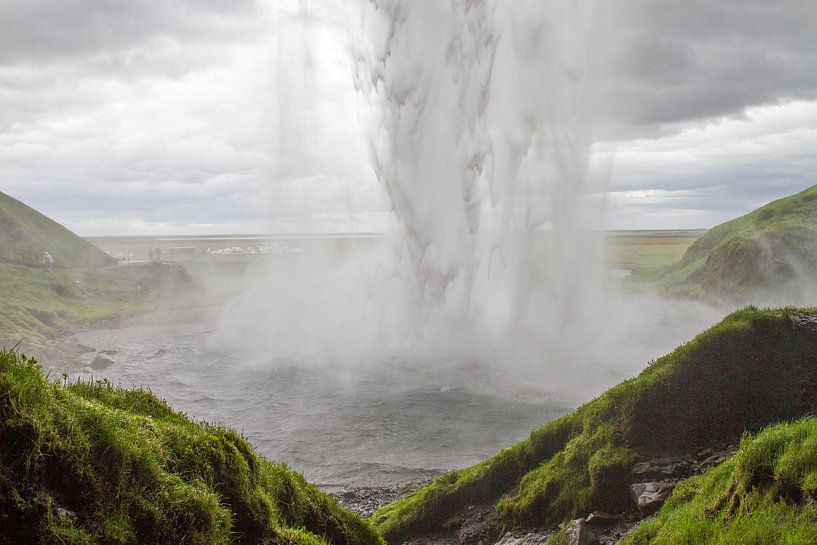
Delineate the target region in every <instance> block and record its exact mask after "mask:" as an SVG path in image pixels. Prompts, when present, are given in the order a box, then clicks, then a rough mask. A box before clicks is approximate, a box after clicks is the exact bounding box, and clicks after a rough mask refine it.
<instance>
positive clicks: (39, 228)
mask: <svg viewBox="0 0 817 545" xmlns="http://www.w3.org/2000/svg"><path fill="white" fill-rule="evenodd" d="M7 248H13V249H18V250H24V251H30V252H33V253H34V254H35V255H36V256H42V255H43V252H44V251H47V252H48V253H49V254H51V256H52V257H53V258H54V265H55V266H56V267H69V268H75V267H98V266H102V265H112V264H114V263H116V260H115V259H114V258H112V257H111V256H109V255H108V254H106V253H105V252H103V251H102V250H100V249H99V248H97V247H96V246H94V245H93V244H91V243H89V242H87V241H86V240H85V239H83V238H81V237H79V236H77V235H75V234H74V233H72V232H71V231H69V230H68V229H66V228H65V227H63V226H62V225H60V224H59V223H57V222H55V221H54V220H52V219H50V218H48V217H46V216H44V215H43V214H40V213H39V212H37V211H36V210H34V209H33V208H31V207H30V206H28V205H26V204H23V203H22V202H20V201H18V200H17V199H15V198H13V197H10V196H9V195H6V194H5V193H2V192H0V249H3V250H5V249H7ZM0 257H3V258H6V257H7V256H5V255H0Z"/></svg>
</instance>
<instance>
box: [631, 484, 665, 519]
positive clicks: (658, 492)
mask: <svg viewBox="0 0 817 545" xmlns="http://www.w3.org/2000/svg"><path fill="white" fill-rule="evenodd" d="M673 488H675V484H674V483H666V482H648V483H636V484H633V485H631V486H630V493H631V495H632V497H633V499H634V500H635V503H636V505H638V510H639V511H640V512H641V514H642V515H643V516H648V515H652V514H653V513H655V512H657V511H658V510H659V509H661V506H662V505H664V502H665V501H667V498H669V495H670V494H671V493H672V489H673Z"/></svg>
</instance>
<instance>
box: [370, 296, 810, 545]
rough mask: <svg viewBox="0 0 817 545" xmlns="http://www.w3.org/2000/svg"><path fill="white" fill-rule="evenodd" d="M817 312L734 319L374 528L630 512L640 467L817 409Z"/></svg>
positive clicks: (395, 533) (401, 533)
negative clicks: (465, 517)
mask: <svg viewBox="0 0 817 545" xmlns="http://www.w3.org/2000/svg"><path fill="white" fill-rule="evenodd" d="M814 320H815V311H802V310H793V309H784V310H763V311H761V310H757V309H755V308H751V307H750V308H747V309H745V310H743V311H740V312H736V313H734V314H732V315H730V316H728V317H727V318H726V319H724V320H723V321H722V322H721V323H720V324H718V325H716V326H714V327H713V328H711V329H709V330H708V331H706V332H704V333H702V334H700V335H699V336H697V337H696V338H695V339H694V340H692V341H691V342H689V343H687V344H686V345H684V346H682V347H680V348H678V349H677V350H675V351H674V352H672V353H671V354H669V355H667V356H664V357H662V358H660V359H658V360H657V361H655V362H654V363H652V364H651V365H650V366H649V367H648V368H647V369H646V370H645V371H643V372H642V373H641V374H640V375H639V376H638V377H636V378H634V379H631V380H628V381H626V382H624V383H622V384H620V385H618V386H616V387H615V388H612V389H611V390H609V391H607V392H606V393H605V394H603V395H602V396H600V397H599V398H597V399H595V400H593V401H591V402H589V403H587V404H586V405H584V406H582V407H580V408H579V409H578V410H576V411H575V412H574V413H572V414H570V415H567V416H565V417H562V418H560V419H558V420H556V421H554V422H551V423H550V424H548V425H546V426H544V427H543V428H540V429H538V430H535V431H534V432H533V433H532V434H531V436H530V438H529V439H527V440H525V441H522V442H521V443H518V444H516V445H514V446H512V447H509V448H507V449H505V450H503V451H501V452H500V453H499V454H497V455H496V456H495V457H494V458H491V459H489V460H486V461H485V462H482V463H480V464H477V465H476V466H473V467H471V468H468V469H464V470H461V471H456V472H451V473H448V474H446V475H443V476H442V477H440V478H439V479H437V480H436V481H435V482H434V483H432V484H431V485H429V486H428V487H426V488H424V489H422V490H420V491H418V492H417V493H415V494H413V495H411V496H409V497H407V498H404V499H402V500H399V501H397V502H395V503H392V504H390V505H388V506H386V507H384V508H382V509H381V510H379V511H378V512H377V513H375V514H374V515H373V517H372V521H373V522H374V524H375V526H376V528H378V529H379V530H380V531H381V532H382V534H383V535H384V537H386V539H388V540H389V541H390V542H398V541H399V540H401V539H403V538H405V537H407V536H411V535H417V534H425V533H431V532H435V531H438V530H440V529H441V528H442V527H443V525H444V524H445V521H446V520H447V519H449V518H450V517H451V516H452V515H454V514H455V513H457V512H459V511H460V510H462V509H464V508H466V507H467V506H468V505H472V504H490V503H495V504H496V511H497V513H498V514H499V516H500V517H501V519H502V520H503V521H504V523H505V524H506V525H508V526H521V527H528V528H532V527H541V526H546V525H549V524H555V523H559V522H561V521H563V520H565V519H568V518H571V517H576V516H580V515H585V514H587V513H588V512H589V511H590V510H593V509H601V510H605V511H612V512H616V511H621V510H624V509H627V508H628V507H630V504H629V499H628V498H629V491H628V485H629V484H630V482H631V481H630V480H629V479H630V478H631V475H630V470H631V468H632V465H633V463H634V462H635V461H636V460H638V459H639V458H649V457H653V456H666V455H684V454H687V453H691V452H694V451H696V450H698V449H700V448H704V447H707V446H714V445H720V444H722V443H723V442H724V441H733V442H735V443H737V441H738V440H739V438H740V437H741V435H742V434H743V433H744V431H746V430H749V431H756V430H759V429H760V428H762V427H763V426H765V425H767V424H769V423H772V422H777V421H781V420H786V419H791V418H794V417H797V416H800V415H803V414H807V413H809V412H811V411H814V410H815V408H817V391H814V388H809V387H808V385H810V384H814V383H815V380H817V329H816V328H815V325H814Z"/></svg>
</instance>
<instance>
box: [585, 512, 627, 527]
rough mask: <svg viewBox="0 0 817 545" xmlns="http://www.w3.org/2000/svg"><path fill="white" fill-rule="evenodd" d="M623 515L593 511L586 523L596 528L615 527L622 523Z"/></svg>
mask: <svg viewBox="0 0 817 545" xmlns="http://www.w3.org/2000/svg"><path fill="white" fill-rule="evenodd" d="M621 520H622V516H621V515H611V514H610V513H605V512H603V511H593V512H592V513H590V514H589V515H588V516H587V519H586V522H587V524H589V525H590V526H592V527H594V528H599V527H602V526H613V525H615V524H618V523H619V522H621Z"/></svg>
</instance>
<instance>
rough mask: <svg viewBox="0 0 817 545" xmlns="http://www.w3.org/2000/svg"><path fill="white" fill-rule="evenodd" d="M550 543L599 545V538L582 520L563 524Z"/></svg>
mask: <svg viewBox="0 0 817 545" xmlns="http://www.w3.org/2000/svg"><path fill="white" fill-rule="evenodd" d="M550 543H555V544H557V545H600V544H599V538H598V537H596V534H595V532H593V529H592V528H591V527H590V525H589V524H587V521H586V520H585V519H583V518H581V519H576V520H573V521H570V522H568V523H567V524H565V525H564V526H563V527H562V529H561V530H559V532H558V533H557V534H556V535H555V536H554V538H553V540H552V541H550Z"/></svg>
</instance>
